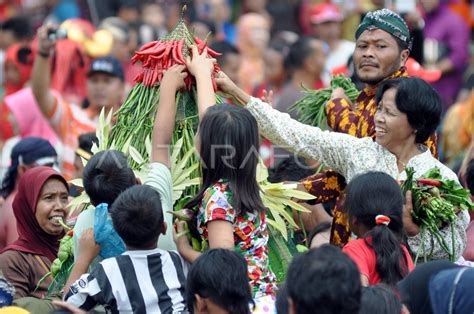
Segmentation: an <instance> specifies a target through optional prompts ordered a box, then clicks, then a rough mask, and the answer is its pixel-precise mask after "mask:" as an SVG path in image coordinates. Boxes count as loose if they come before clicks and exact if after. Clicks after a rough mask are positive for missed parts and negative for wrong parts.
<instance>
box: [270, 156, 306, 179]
mask: <svg viewBox="0 0 474 314" xmlns="http://www.w3.org/2000/svg"><path fill="white" fill-rule="evenodd" d="M270 172H271V173H270V176H269V177H268V181H269V182H273V183H275V182H282V181H299V180H301V179H304V178H306V177H309V176H310V175H312V174H314V170H312V169H311V168H310V167H309V166H308V164H307V163H306V161H305V160H304V158H302V157H296V158H295V157H294V156H290V157H287V158H285V159H284V160H282V161H281V162H280V163H279V164H278V165H277V166H276V167H275V168H273V169H271V171H270Z"/></svg>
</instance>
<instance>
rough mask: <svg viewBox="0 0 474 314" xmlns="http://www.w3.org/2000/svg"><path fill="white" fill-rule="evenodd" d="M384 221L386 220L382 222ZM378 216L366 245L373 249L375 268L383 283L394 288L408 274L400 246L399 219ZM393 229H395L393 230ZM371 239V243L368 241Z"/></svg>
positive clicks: (367, 236) (367, 235)
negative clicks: (398, 235)
mask: <svg viewBox="0 0 474 314" xmlns="http://www.w3.org/2000/svg"><path fill="white" fill-rule="evenodd" d="M382 219H383V220H384V221H383V222H382ZM394 220H395V221H393V224H392V226H390V224H391V223H392V219H390V217H388V216H384V215H377V216H376V218H375V226H374V227H373V228H372V229H371V230H370V231H369V232H368V233H367V234H366V237H365V243H366V244H367V245H368V246H369V247H371V248H373V250H374V251H375V256H376V257H377V260H376V264H375V268H376V270H377V273H378V274H379V276H380V279H381V280H382V282H384V283H386V284H388V285H391V286H394V285H395V284H396V283H397V282H399V281H400V280H401V279H402V278H403V277H405V276H406V274H408V262H407V260H406V256H405V253H404V251H403V249H402V247H401V244H400V238H399V237H397V235H396V233H398V231H399V226H394V225H395V224H397V223H398V222H397V220H398V219H394ZM391 227H392V228H393V227H395V228H394V229H395V230H392V229H391ZM368 239H370V241H369V240H368Z"/></svg>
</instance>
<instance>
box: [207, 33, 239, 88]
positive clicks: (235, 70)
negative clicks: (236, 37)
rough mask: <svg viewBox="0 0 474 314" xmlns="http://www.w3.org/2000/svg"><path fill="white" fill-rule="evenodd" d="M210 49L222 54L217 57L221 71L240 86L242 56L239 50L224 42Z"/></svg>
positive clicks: (215, 44)
mask: <svg viewBox="0 0 474 314" xmlns="http://www.w3.org/2000/svg"><path fill="white" fill-rule="evenodd" d="M209 48H211V49H213V50H214V51H217V52H220V53H222V56H217V57H216V60H217V63H218V64H219V66H220V68H221V70H222V71H223V72H224V73H225V74H227V76H228V77H229V78H230V79H231V80H232V81H233V82H234V83H236V84H237V85H238V84H239V69H240V54H239V51H238V50H237V48H236V47H235V46H233V45H232V44H230V43H228V42H227V41H224V40H222V41H216V42H214V43H212V44H211V45H210V47H209Z"/></svg>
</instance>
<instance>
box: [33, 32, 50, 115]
mask: <svg viewBox="0 0 474 314" xmlns="http://www.w3.org/2000/svg"><path fill="white" fill-rule="evenodd" d="M37 39H38V53H37V56H36V58H35V62H34V64H33V73H32V75H31V88H32V90H33V95H34V96H35V99H36V101H37V102H38V105H39V107H40V110H41V112H42V113H43V115H45V116H48V115H50V113H51V111H52V110H53V106H54V97H53V94H52V93H51V91H50V89H49V85H50V81H51V73H50V69H49V58H50V56H51V54H52V50H53V48H54V45H55V42H54V41H51V40H49V39H48V26H41V27H40V28H39V29H38V32H37Z"/></svg>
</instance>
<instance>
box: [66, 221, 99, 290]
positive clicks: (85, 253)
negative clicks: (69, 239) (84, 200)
mask: <svg viewBox="0 0 474 314" xmlns="http://www.w3.org/2000/svg"><path fill="white" fill-rule="evenodd" d="M99 252H100V246H99V245H98V244H97V243H96V242H95V238H94V230H92V229H87V230H85V231H84V233H83V234H82V236H81V240H80V242H79V257H78V258H77V261H76V263H74V266H73V268H72V270H71V274H70V275H69V278H68V280H67V282H66V285H65V286H64V293H65V294H66V293H67V292H68V291H69V288H70V287H71V285H72V284H73V283H74V282H76V280H78V279H79V278H80V277H81V276H82V275H83V274H85V273H87V271H88V270H89V266H90V264H91V263H92V261H93V260H94V258H95V257H96V256H97V254H99Z"/></svg>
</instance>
